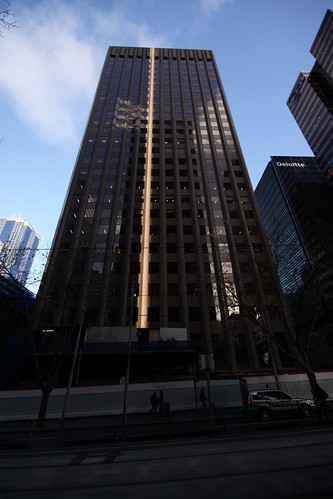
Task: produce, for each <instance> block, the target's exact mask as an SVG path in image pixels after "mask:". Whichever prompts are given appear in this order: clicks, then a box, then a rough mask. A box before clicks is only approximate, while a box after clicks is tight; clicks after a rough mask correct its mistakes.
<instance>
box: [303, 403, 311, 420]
mask: <svg viewBox="0 0 333 499" xmlns="http://www.w3.org/2000/svg"><path fill="white" fill-rule="evenodd" d="M301 411H302V416H303V418H309V417H310V416H311V413H312V411H311V407H310V406H309V405H302V407H301Z"/></svg>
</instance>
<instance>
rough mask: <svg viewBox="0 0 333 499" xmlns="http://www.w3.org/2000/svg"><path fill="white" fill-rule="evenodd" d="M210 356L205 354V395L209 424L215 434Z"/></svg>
mask: <svg viewBox="0 0 333 499" xmlns="http://www.w3.org/2000/svg"><path fill="white" fill-rule="evenodd" d="M210 363H211V356H210V355H209V354H206V383H207V395H208V408H209V417H210V424H211V427H212V433H213V434H215V420H214V407H213V404H212V393H211V387H210V369H211V364H210Z"/></svg>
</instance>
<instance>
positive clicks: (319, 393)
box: [311, 382, 333, 425]
mask: <svg viewBox="0 0 333 499" xmlns="http://www.w3.org/2000/svg"><path fill="white" fill-rule="evenodd" d="M311 391H312V396H313V400H314V402H315V405H316V410H317V420H318V423H319V424H321V419H322V415H323V414H325V416H326V417H327V419H328V421H329V423H330V425H332V424H333V420H332V418H331V415H330V410H329V408H328V404H327V399H328V394H327V393H326V392H325V390H323V389H322V388H321V387H320V386H319V385H318V383H317V382H314V383H313V384H312V390H311Z"/></svg>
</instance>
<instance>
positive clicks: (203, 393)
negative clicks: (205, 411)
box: [200, 388, 207, 407]
mask: <svg viewBox="0 0 333 499" xmlns="http://www.w3.org/2000/svg"><path fill="white" fill-rule="evenodd" d="M200 400H201V407H206V401H207V397H206V394H205V390H204V388H201V390H200Z"/></svg>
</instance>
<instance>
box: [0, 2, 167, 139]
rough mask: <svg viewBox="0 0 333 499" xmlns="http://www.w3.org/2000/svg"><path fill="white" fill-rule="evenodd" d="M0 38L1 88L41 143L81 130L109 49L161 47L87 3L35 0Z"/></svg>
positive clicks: (145, 32)
mask: <svg viewBox="0 0 333 499" xmlns="http://www.w3.org/2000/svg"><path fill="white" fill-rule="evenodd" d="M17 16H18V18H19V26H20V27H19V28H18V29H15V30H13V31H12V32H10V33H6V36H5V37H4V38H2V39H1V52H0V67H1V71H0V90H1V91H2V92H1V93H2V94H3V96H4V97H5V98H7V100H8V101H9V102H10V104H11V105H12V106H13V108H14V109H15V112H16V114H17V116H18V117H19V119H21V120H22V121H24V122H25V123H26V124H28V125H29V126H30V127H31V128H32V129H33V130H34V132H35V133H36V134H37V135H38V136H40V137H41V138H42V139H43V140H46V141H48V142H50V143H54V144H57V143H70V142H71V141H72V140H77V138H78V135H79V134H80V133H81V131H82V120H85V119H86V117H87V112H88V110H89V108H90V105H91V101H92V97H93V94H94V91H95V88H96V85H97V81H98V76H99V73H100V70H101V67H102V64H103V60H104V57H105V54H106V50H107V47H108V46H109V45H112V44H115V45H122V44H124V45H141V46H158V45H160V46H163V43H165V40H163V38H162V37H160V36H154V35H153V34H152V33H151V32H150V30H149V29H148V27H147V26H146V25H144V24H142V23H141V24H136V23H134V22H131V21H129V20H128V18H126V17H125V16H123V15H122V14H121V12H120V11H118V12H115V11H113V12H112V11H111V12H109V13H108V15H106V13H105V12H101V11H98V10H97V9H96V8H95V9H93V8H92V7H91V5H90V4H89V3H88V2H86V1H85V2H80V0H78V1H75V2H74V1H72V2H70V3H69V4H68V3H67V2H62V1H55V0H46V1H37V2H35V3H34V5H33V6H32V7H29V9H24V8H23V10H22V11H19V12H17Z"/></svg>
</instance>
